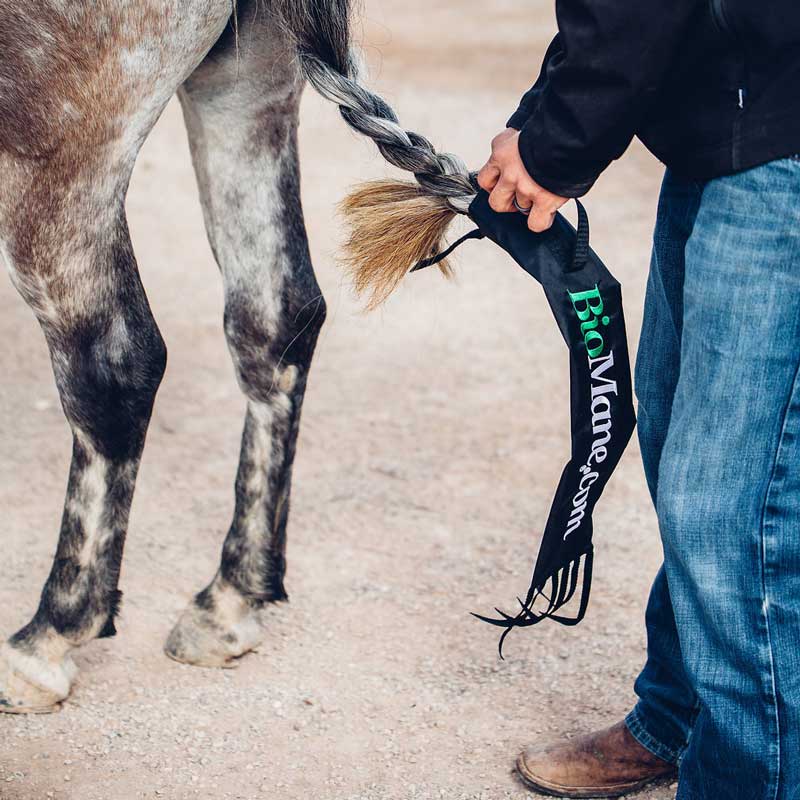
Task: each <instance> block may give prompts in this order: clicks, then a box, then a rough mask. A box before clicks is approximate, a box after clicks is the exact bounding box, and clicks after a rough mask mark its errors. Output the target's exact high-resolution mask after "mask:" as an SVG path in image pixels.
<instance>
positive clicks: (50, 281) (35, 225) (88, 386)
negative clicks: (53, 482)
mask: <svg viewBox="0 0 800 800" xmlns="http://www.w3.org/2000/svg"><path fill="white" fill-rule="evenodd" d="M6 174H7V175H8V173H6ZM35 181H36V185H33V184H31V185H28V186H27V188H25V189H24V191H27V192H30V193H31V196H32V197H35V196H36V194H37V192H38V193H42V192H47V193H50V192H52V191H57V192H58V191H60V190H54V189H52V187H53V186H54V185H55V178H54V176H50V175H47V174H37V175H36V176H35ZM37 186H38V187H44V189H42V188H37ZM20 191H23V188H22V187H21V188H20ZM79 196H81V193H80V192H75V194H74V195H73V194H71V189H70V187H64V190H63V196H59V198H58V200H59V204H55V203H53V204H49V208H51V209H56V210H55V211H54V216H52V217H49V218H45V217H44V216H42V217H38V218H37V216H36V215H35V214H32V213H28V211H29V210H26V211H25V213H20V214H19V215H17V216H15V217H12V216H8V217H6V218H5V219H4V220H3V223H4V224H3V225H2V230H3V234H4V235H3V241H2V245H3V246H2V250H3V251H4V252H5V255H6V260H7V261H8V266H9V269H10V272H11V275H12V278H13V280H14V283H15V284H16V286H17V287H18V289H19V290H20V293H21V294H22V295H23V297H24V298H25V300H26V301H27V302H28V303H29V305H30V306H31V308H32V309H33V311H34V313H35V314H36V316H37V318H38V320H39V322H40V324H41V326H42V330H43V331H44V335H45V338H46V340H47V344H48V346H49V349H50V356H51V360H52V364H53V370H54V373H55V378H56V383H57V385H58V390H59V393H60V397H61V403H62V406H63V408H64V413H65V414H66V417H67V420H68V422H69V424H70V427H71V429H72V434H73V445H72V463H71V466H70V472H69V482H68V487H67V496H66V501H65V503H64V512H63V517H62V522H61V531H60V535H59V541H58V547H57V550H56V555H55V560H54V562H53V566H52V569H51V572H50V575H49V577H48V578H47V582H46V583H45V585H44V588H43V590H42V594H41V600H40V602H39V607H38V609H37V611H36V613H35V614H34V616H33V618H32V619H31V620H30V622H28V624H27V625H25V626H24V627H22V628H21V629H20V630H19V631H18V632H17V633H15V634H14V635H13V636H11V638H10V639H9V640H8V641H7V642H6V643H5V644H4V645H3V647H2V649H0V711H7V712H18V713H19V712H37V711H49V710H53V709H54V708H55V707H57V705H58V704H59V703H60V702H61V701H62V700H64V699H65V698H66V697H67V696H68V694H69V692H70V688H71V685H72V681H73V679H74V676H75V667H74V664H73V662H72V660H71V659H70V656H69V654H70V651H71V650H72V649H73V648H75V647H78V646H80V645H82V644H85V643H86V642H88V641H90V640H91V639H93V638H96V637H99V636H100V637H101V636H111V635H113V634H114V632H115V628H114V617H115V616H116V613H117V610H118V608H119V603H120V592H119V590H118V589H117V584H118V581H119V574H120V564H121V560H122V549H123V544H124V541H125V534H126V529H127V525H128V514H129V511H130V506H131V499H132V496H133V489H134V483H135V480H136V474H137V470H138V467H139V460H140V457H141V453H142V448H143V445H144V440H145V433H146V431H147V427H148V422H149V420H150V414H151V410H152V406H153V401H154V398H155V395H156V391H157V389H158V386H159V383H160V381H161V377H162V375H163V373H164V368H165V364H166V351H165V347H164V343H163V341H162V339H161V336H160V335H159V331H158V328H157V327H156V324H155V321H154V320H153V317H152V314H151V313H150V308H149V305H148V303H147V299H146V297H145V293H144V290H143V288H142V285H141V283H140V281H139V275H138V271H137V268H136V263H135V261H134V257H133V251H132V248H131V243H130V240H129V238H128V231H127V225H126V223H125V218H124V211H123V208H122V199H121V196H119V194H117V196H116V197H113V196H112V197H109V198H107V200H106V205H105V206H103V205H102V204H98V205H97V206H96V207H94V206H91V205H86V206H85V207H82V206H72V207H71V204H72V203H73V200H74V198H75V197H79ZM41 199H42V200H44V199H45V198H44V197H42V198H41ZM50 199H51V200H52V199H54V198H52V197H51V198H50ZM87 231H92V234H93V235H91V236H88V235H86V233H87Z"/></svg>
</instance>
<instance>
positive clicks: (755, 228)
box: [656, 159, 800, 800]
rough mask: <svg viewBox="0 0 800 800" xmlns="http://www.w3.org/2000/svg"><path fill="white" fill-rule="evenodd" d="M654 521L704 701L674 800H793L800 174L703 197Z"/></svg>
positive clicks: (766, 177)
mask: <svg viewBox="0 0 800 800" xmlns="http://www.w3.org/2000/svg"><path fill="white" fill-rule="evenodd" d="M685 252H686V257H685V273H684V289H683V330H682V336H681V353H680V374H679V379H678V384H677V387H676V389H675V396H674V400H673V404H672V413H671V417H670V420H669V426H668V432H667V437H666V441H665V442H664V445H663V451H662V454H661V459H660V462H659V468H658V480H657V498H656V507H657V512H658V517H659V525H660V529H661V536H662V540H663V544H664V562H665V569H666V576H667V579H668V582H669V594H670V598H671V601H672V602H671V605H672V610H673V613H674V618H675V622H676V623H677V625H676V627H677V631H678V634H679V640H680V652H681V654H682V661H683V665H684V669H685V670H686V674H687V675H688V678H689V683H690V684H691V686H692V687H693V689H694V691H695V692H696V693H697V696H698V698H699V700H700V706H699V714H698V716H697V719H696V721H695V723H694V727H693V730H692V734H691V737H690V739H689V744H688V748H687V750H686V752H685V754H684V756H683V758H682V760H681V772H680V781H679V788H678V800H797V798H798V797H800V788H798V787H800V591H798V590H800V535H798V534H799V533H800V475H798V467H797V465H798V464H800V438H798V437H800V385H799V381H798V368H799V367H800V347H798V343H800V309H799V307H798V299H800V162H798V161H794V160H792V159H785V160H780V161H775V162H773V163H771V164H767V165H764V166H761V167H757V168H755V169H752V170H749V171H747V172H743V173H739V174H737V175H733V176H729V177H724V178H719V179H716V180H713V181H710V182H709V183H708V184H706V186H705V188H704V190H703V195H702V200H701V203H700V208H699V211H698V213H697V217H696V219H695V224H694V227H693V229H692V233H691V235H690V237H689V241H688V243H687V245H686V251H685Z"/></svg>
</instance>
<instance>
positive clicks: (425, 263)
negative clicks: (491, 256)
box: [409, 228, 486, 272]
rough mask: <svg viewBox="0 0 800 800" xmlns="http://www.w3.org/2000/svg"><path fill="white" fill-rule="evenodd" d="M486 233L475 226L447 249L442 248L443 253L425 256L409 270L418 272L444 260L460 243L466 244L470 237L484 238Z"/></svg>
mask: <svg viewBox="0 0 800 800" xmlns="http://www.w3.org/2000/svg"><path fill="white" fill-rule="evenodd" d="M485 235H486V234H484V233H483V232H482V231H481V229H480V228H474V229H473V230H471V231H470V232H469V233H465V234H464V235H463V236H462V237H461V238H460V239H456V240H455V241H454V242H453V244H451V245H450V247H448V248H447V249H446V250H442V252H441V253H437V254H436V255H435V256H431V257H430V258H424V259H423V260H422V261H418V262H417V263H416V264H415V265H414V266H413V267H411V269H410V270H409V272H416V271H417V270H419V269H425V267H432V266H433V265H434V264H438V263H439V262H440V261H444V260H445V259H446V258H447V256H449V255H450V253H452V252H453V250H455V249H456V247H458V246H459V245H462V244H464V242H466V241H467V240H468V239H483V238H484V237H485Z"/></svg>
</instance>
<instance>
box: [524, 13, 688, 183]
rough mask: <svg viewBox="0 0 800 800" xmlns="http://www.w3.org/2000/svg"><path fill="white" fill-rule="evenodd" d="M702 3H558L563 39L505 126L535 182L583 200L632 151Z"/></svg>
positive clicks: (556, 42)
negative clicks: (514, 132) (514, 133)
mask: <svg viewBox="0 0 800 800" xmlns="http://www.w3.org/2000/svg"><path fill="white" fill-rule="evenodd" d="M701 1H702V0H668V2H664V0H557V2H556V15H557V17H558V29H559V34H558V36H556V38H555V39H554V40H553V42H552V43H551V45H550V47H549V48H548V50H547V54H546V56H545V63H544V65H543V67H542V72H541V74H540V75H539V79H538V80H537V81H536V83H535V84H534V86H533V88H532V89H531V90H530V91H529V92H528V93H527V94H526V95H525V96H524V97H523V99H522V102H521V104H520V107H519V109H518V110H517V112H516V113H515V114H514V115H513V116H512V117H511V119H510V120H509V121H508V124H509V126H510V127H514V128H519V129H521V134H520V140H519V146H520V155H521V156H522V160H523V163H524V164H525V167H526V169H527V170H528V172H529V173H530V175H531V177H533V179H534V180H535V181H536V182H537V183H539V184H540V185H541V186H543V187H544V188H545V189H548V190H549V191H551V192H553V193H555V194H558V195H561V196H562V197H580V196H581V195H583V194H585V193H586V192H587V191H589V189H590V188H591V186H592V184H593V183H594V182H595V181H596V180H597V177H598V176H599V175H600V173H601V172H602V171H603V170H604V169H605V168H606V167H607V166H608V165H609V164H610V163H611V161H613V160H614V159H616V158H619V157H620V156H621V155H622V154H623V153H624V152H625V150H626V149H627V147H628V145H629V144H630V142H631V139H632V138H633V136H634V135H635V133H636V130H637V127H638V125H639V123H640V121H641V119H642V118H643V116H644V115H645V113H646V112H647V109H648V107H649V105H650V103H651V102H652V101H653V99H654V97H655V95H656V92H657V90H658V87H659V85H660V84H661V82H662V81H663V79H664V77H665V75H666V74H667V72H668V71H669V69H670V65H671V64H672V62H673V60H675V59H676V58H677V57H678V56H679V52H680V47H681V40H682V38H683V37H684V36H685V35H686V33H687V31H688V26H689V25H690V24H691V20H692V15H693V14H694V12H695V11H696V10H697V8H698V7H699V6H700V3H701Z"/></svg>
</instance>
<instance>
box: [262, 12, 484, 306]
mask: <svg viewBox="0 0 800 800" xmlns="http://www.w3.org/2000/svg"><path fill="white" fill-rule="evenodd" d="M273 2H274V8H275V10H276V11H277V12H278V14H279V17H280V18H281V19H283V21H284V23H285V25H286V28H287V30H288V32H289V33H290V34H291V35H292V37H293V39H294V41H295V43H296V47H297V52H298V56H299V61H300V65H301V68H302V71H303V73H304V75H305V77H306V79H307V80H308V82H309V83H310V84H311V85H312V86H313V87H314V88H315V89H316V90H317V91H318V92H319V93H320V94H321V95H322V96H323V97H325V98H326V99H328V100H330V101H332V102H334V103H336V104H337V105H338V106H339V110H340V112H341V115H342V117H343V119H344V120H345V122H346V123H347V124H348V125H349V126H350V127H351V128H353V129H354V130H356V131H358V132H359V133H362V134H364V135H365V136H368V137H369V138H370V139H372V140H373V141H374V142H375V143H376V145H377V146H378V149H379V150H380V152H381V154H382V155H383V157H384V158H385V159H386V160H387V161H388V162H389V163H390V164H392V165H394V166H395V167H398V168H400V169H402V170H405V171H407V172H411V173H413V175H414V178H415V180H416V183H415V184H410V183H404V182H400V181H378V182H373V183H370V184H366V185H365V186H363V187H361V188H359V189H357V190H356V191H354V192H353V193H352V194H351V195H350V196H349V197H348V198H347V199H346V200H345V201H344V203H343V204H342V210H343V212H344V215H345V219H346V221H347V222H348V223H349V225H350V227H351V235H350V238H349V241H348V243H347V244H346V246H345V249H346V252H347V256H348V260H349V266H350V270H351V273H352V275H353V277H354V280H355V286H356V289H357V290H358V291H362V290H368V291H371V293H372V297H371V300H370V306H374V305H376V304H377V303H379V302H381V301H382V300H383V299H385V297H386V296H388V294H389V293H390V292H391V291H392V289H394V287H395V286H396V285H397V284H398V283H399V281H400V280H401V278H402V277H403V276H404V275H405V273H406V271H407V270H408V268H409V267H410V266H411V265H412V264H414V263H416V261H418V260H420V259H422V258H426V257H428V256H430V255H432V253H434V252H438V250H440V249H441V248H442V244H443V238H444V235H445V232H446V230H447V227H448V225H449V223H450V221H451V220H452V218H453V216H455V214H457V213H460V214H464V213H466V210H467V207H468V206H469V204H470V202H471V201H472V199H473V198H474V196H475V194H476V191H477V184H476V182H475V176H474V174H472V173H470V171H469V170H468V169H467V166H466V165H465V164H464V162H463V161H462V160H461V159H460V158H459V157H458V156H455V155H452V154H451V153H438V152H437V151H436V149H435V148H434V147H433V145H432V144H431V143H430V142H429V141H428V139H426V138H425V137H424V136H421V135H420V134H418V133H414V132H413V131H407V130H405V129H404V128H403V127H402V125H400V124H399V122H398V119H397V115H396V114H395V113H394V111H393V110H392V108H391V107H390V106H389V105H388V103H386V101H385V100H383V99H382V98H381V97H379V96H378V95H377V94H375V93H373V92H371V91H369V90H368V89H366V88H364V86H362V85H361V83H359V80H358V69H357V66H356V58H355V57H354V55H353V52H352V50H351V45H350V0H273ZM440 269H441V270H442V272H443V273H444V274H449V270H448V267H447V264H446V263H445V262H442V264H441V265H440Z"/></svg>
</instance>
